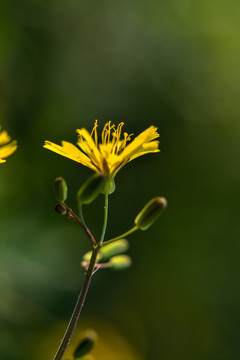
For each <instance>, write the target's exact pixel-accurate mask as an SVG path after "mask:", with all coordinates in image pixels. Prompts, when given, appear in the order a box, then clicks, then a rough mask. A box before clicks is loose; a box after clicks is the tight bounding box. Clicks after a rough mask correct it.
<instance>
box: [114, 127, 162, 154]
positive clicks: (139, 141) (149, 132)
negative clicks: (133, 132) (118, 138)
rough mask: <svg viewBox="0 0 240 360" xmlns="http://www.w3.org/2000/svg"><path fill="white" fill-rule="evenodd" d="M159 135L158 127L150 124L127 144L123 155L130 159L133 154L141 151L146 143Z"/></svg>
mask: <svg viewBox="0 0 240 360" xmlns="http://www.w3.org/2000/svg"><path fill="white" fill-rule="evenodd" d="M158 137H159V134H158V133H157V128H156V127H155V126H150V127H149V128H148V129H146V130H144V131H143V132H142V133H141V134H139V135H138V136H137V137H136V138H135V139H134V140H133V141H132V142H131V143H130V144H129V145H127V146H126V148H125V149H124V150H123V152H122V154H121V155H122V156H123V157H124V158H128V159H130V158H131V157H132V156H134V155H135V154H137V153H139V151H142V149H143V146H144V144H147V143H149V142H151V141H152V140H154V139H156V138H158ZM149 152H151V151H149Z"/></svg>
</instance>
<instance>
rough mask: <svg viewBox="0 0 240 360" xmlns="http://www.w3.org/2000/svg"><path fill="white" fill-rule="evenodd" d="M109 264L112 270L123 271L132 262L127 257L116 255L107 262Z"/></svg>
mask: <svg viewBox="0 0 240 360" xmlns="http://www.w3.org/2000/svg"><path fill="white" fill-rule="evenodd" d="M109 264H110V266H111V268H112V269H113V270H124V269H127V268H128V267H129V266H130V265H131V264H132V260H131V258H130V256H128V255H117V256H114V257H112V258H111V259H110V260H109Z"/></svg>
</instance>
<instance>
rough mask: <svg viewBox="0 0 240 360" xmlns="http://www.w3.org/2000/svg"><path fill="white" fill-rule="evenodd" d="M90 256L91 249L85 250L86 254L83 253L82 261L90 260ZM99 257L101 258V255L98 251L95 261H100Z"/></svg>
mask: <svg viewBox="0 0 240 360" xmlns="http://www.w3.org/2000/svg"><path fill="white" fill-rule="evenodd" d="M91 257H92V251H88V252H86V254H84V255H83V258H82V259H83V260H84V261H87V262H90V260H91ZM101 259H102V255H101V254H100V253H98V254H97V259H96V261H97V262H99V261H101Z"/></svg>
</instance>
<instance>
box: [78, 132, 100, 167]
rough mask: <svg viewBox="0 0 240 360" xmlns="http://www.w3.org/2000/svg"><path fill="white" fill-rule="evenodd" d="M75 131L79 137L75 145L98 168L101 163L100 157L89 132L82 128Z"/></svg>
mask: <svg viewBox="0 0 240 360" xmlns="http://www.w3.org/2000/svg"><path fill="white" fill-rule="evenodd" d="M76 131H77V133H78V135H79V138H78V140H77V145H78V146H79V147H80V148H81V149H82V150H83V151H84V152H85V153H86V154H87V156H88V157H89V158H90V159H92V160H93V162H94V163H95V164H97V165H98V166H100V164H101V163H102V155H101V153H100V151H99V149H98V147H97V145H96V144H95V142H94V140H93V138H92V137H91V135H90V134H89V132H88V131H87V130H86V129H84V128H83V129H77V130H76Z"/></svg>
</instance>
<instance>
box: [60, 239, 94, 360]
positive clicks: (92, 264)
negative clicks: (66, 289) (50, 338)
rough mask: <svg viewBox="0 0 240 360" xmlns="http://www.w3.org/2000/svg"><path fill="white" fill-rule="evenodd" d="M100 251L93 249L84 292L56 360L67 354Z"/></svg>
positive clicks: (76, 306) (80, 295)
mask: <svg viewBox="0 0 240 360" xmlns="http://www.w3.org/2000/svg"><path fill="white" fill-rule="evenodd" d="M98 251H99V246H96V247H94V248H93V252H92V257H91V260H90V264H89V267H88V271H87V274H86V277H85V281H84V284H83V287H82V290H81V292H80V294H79V297H78V300H77V303H76V305H75V309H74V311H73V314H72V317H71V319H70V321H69V324H68V327H67V330H66V332H65V334H64V337H63V339H62V341H61V344H60V346H59V348H58V351H57V353H56V355H55V357H54V360H61V359H62V357H63V355H64V353H65V351H66V349H67V346H68V344H69V343H70V340H71V337H72V334H73V331H74V329H75V327H76V325H77V322H78V319H79V316H80V314H81V311H82V308H83V305H84V301H85V299H86V295H87V292H88V288H89V285H90V282H91V279H92V275H93V271H94V267H95V263H96V258H97V254H98Z"/></svg>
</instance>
